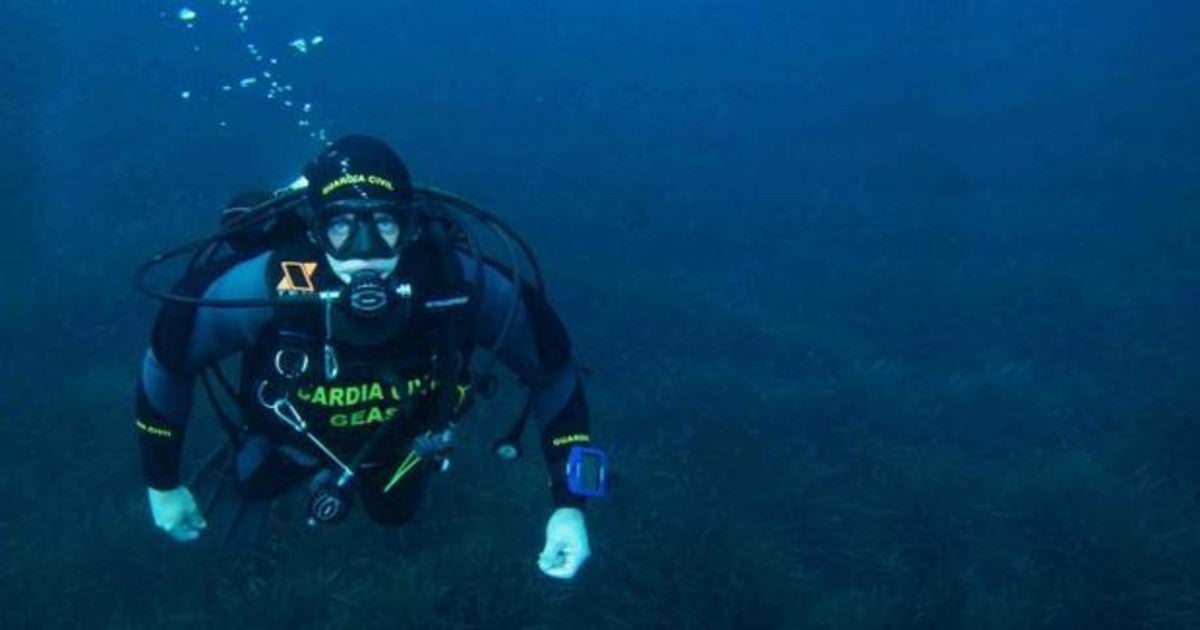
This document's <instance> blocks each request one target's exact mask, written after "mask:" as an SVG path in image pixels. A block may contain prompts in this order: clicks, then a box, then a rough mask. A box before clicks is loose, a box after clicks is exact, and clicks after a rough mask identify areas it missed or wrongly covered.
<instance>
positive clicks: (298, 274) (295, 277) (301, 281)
mask: <svg viewBox="0 0 1200 630" xmlns="http://www.w3.org/2000/svg"><path fill="white" fill-rule="evenodd" d="M279 266H280V267H282V275H283V277H282V278H281V279H280V280H279V284H277V285H275V290H276V291H278V292H279V293H281V294H282V293H312V292H313V291H316V290H317V286H316V285H315V284H313V276H314V275H315V274H316V273H317V263H315V262H298V261H290V260H289V261H285V262H281V263H280V264H279Z"/></svg>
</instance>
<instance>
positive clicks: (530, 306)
mask: <svg viewBox="0 0 1200 630" xmlns="http://www.w3.org/2000/svg"><path fill="white" fill-rule="evenodd" d="M463 264H464V266H465V268H466V269H468V270H470V269H471V268H472V267H473V265H474V262H473V261H472V260H470V259H464V262H463ZM480 299H481V304H480V305H479V308H478V311H477V313H478V315H477V318H478V319H477V321H476V326H475V330H476V339H475V341H476V343H477V344H479V345H480V346H481V347H485V348H491V347H492V346H493V345H495V343H496V339H497V338H498V337H499V336H500V334H501V330H502V329H503V328H504V322H505V319H506V318H507V315H508V312H509V307H510V305H511V304H512V303H513V300H514V299H516V300H519V302H518V304H517V309H516V313H515V314H514V317H513V320H512V323H511V324H510V326H509V330H508V334H507V336H506V338H505V340H504V341H503V343H502V345H501V346H500V347H499V348H497V352H496V353H497V356H498V358H499V359H500V361H501V362H502V363H504V364H505V365H506V366H508V367H509V369H511V370H512V371H513V372H514V373H515V374H516V375H517V377H518V378H520V379H521V380H522V381H523V382H524V383H525V384H527V385H528V386H529V387H530V388H531V390H532V392H533V413H534V415H535V417H536V418H537V420H538V425H539V427H540V428H541V441H542V454H543V455H544V457H545V460H546V465H547V467H548V468H549V473H550V491H551V496H552V500H553V502H554V505H555V507H578V508H581V509H582V508H583V507H584V505H585V504H586V500H585V499H584V498H583V497H579V496H576V495H574V494H572V493H571V492H570V491H569V490H568V489H567V482H566V461H567V455H568V454H569V453H570V450H571V447H572V446H574V445H576V444H587V443H589V442H590V440H591V438H590V436H589V434H588V426H589V420H588V406H587V400H586V398H585V396H584V388H583V380H582V379H581V378H580V374H579V368H578V367H577V365H576V363H575V360H574V357H573V355H572V352H571V340H570V337H569V335H568V334H567V328H566V326H564V325H563V323H562V320H560V319H559V317H558V315H557V313H555V311H554V309H553V307H552V306H551V305H550V304H549V302H548V301H547V300H546V297H545V295H544V294H542V293H541V292H539V291H537V290H535V289H534V288H533V287H530V286H522V287H521V289H520V290H519V291H518V290H517V288H516V287H515V286H514V285H513V283H512V281H511V280H510V279H509V278H507V277H506V276H505V275H503V274H502V273H501V272H500V271H499V270H498V269H496V268H494V267H492V266H490V265H489V266H488V267H487V268H486V271H485V276H484V290H483V291H482V296H481V298H480Z"/></svg>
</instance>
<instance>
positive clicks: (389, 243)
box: [316, 199, 405, 282]
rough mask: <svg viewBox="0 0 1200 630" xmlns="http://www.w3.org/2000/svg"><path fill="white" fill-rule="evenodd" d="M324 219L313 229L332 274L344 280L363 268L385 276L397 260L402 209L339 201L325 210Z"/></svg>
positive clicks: (378, 203)
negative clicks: (317, 232) (318, 238)
mask: <svg viewBox="0 0 1200 630" xmlns="http://www.w3.org/2000/svg"><path fill="white" fill-rule="evenodd" d="M322 214H323V215H324V217H325V218H324V219H322V221H321V223H320V224H318V225H317V226H316V229H318V230H320V231H321V236H322V237H323V238H322V240H323V241H324V242H325V247H326V254H327V255H328V258H329V262H330V264H331V265H332V266H333V270H334V272H335V273H336V274H337V275H338V277H340V278H342V280H344V281H347V282H348V281H349V274H351V273H353V272H355V271H360V270H363V269H370V270H373V271H377V272H378V273H380V274H381V275H385V276H386V275H387V274H389V273H391V271H392V270H393V269H395V267H396V264H397V263H398V262H399V259H400V241H401V240H402V239H403V238H404V232H405V231H404V227H403V225H402V223H401V221H402V220H403V219H404V217H405V212H404V209H403V208H402V207H401V206H399V205H397V204H394V203H389V202H386V201H373V200H360V199H352V200H342V201H336V202H334V203H331V204H329V206H327V207H326V208H324V212H322Z"/></svg>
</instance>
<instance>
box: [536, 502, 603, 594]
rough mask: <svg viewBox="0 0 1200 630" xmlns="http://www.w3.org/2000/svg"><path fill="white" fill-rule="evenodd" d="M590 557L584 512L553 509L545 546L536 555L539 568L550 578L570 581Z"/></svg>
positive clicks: (590, 551)
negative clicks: (538, 554)
mask: <svg viewBox="0 0 1200 630" xmlns="http://www.w3.org/2000/svg"><path fill="white" fill-rule="evenodd" d="M590 555H592V549H591V547H589V546H588V535H587V527H585V526H584V524H583V512H582V511H580V510H578V509H576V508H558V509H557V510H554V514H551V515H550V520H549V521H548V522H547V523H546V547H545V548H544V549H542V555H540V556H538V568H539V569H541V570H542V573H545V574H546V575H549V576H550V577H553V578H559V579H563V580H569V579H571V578H573V577H575V573H576V572H578V571H579V567H581V566H583V563H584V562H586V561H587V559H588V556H590Z"/></svg>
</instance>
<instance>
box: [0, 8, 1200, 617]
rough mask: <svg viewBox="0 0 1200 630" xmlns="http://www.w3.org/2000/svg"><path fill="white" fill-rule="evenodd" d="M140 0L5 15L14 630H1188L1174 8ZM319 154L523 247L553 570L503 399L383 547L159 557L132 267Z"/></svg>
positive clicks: (1196, 533) (1186, 144)
mask: <svg viewBox="0 0 1200 630" xmlns="http://www.w3.org/2000/svg"><path fill="white" fill-rule="evenodd" d="M154 4H155V6H154V7H153V8H152V9H148V8H146V7H145V6H140V5H139V4H138V3H128V4H127V5H125V6H120V7H111V6H106V7H77V6H75V5H71V6H67V5H66V4H64V3H61V2H49V3H36V4H30V5H29V6H20V7H9V8H8V9H7V11H9V12H11V15H10V16H8V19H5V20H0V37H2V38H3V41H4V42H5V43H4V45H5V46H6V47H8V48H9V49H10V50H11V51H13V54H11V55H10V54H5V55H0V76H3V77H4V78H5V79H6V83H5V85H6V88H5V89H4V90H2V91H0V132H2V133H0V137H3V138H5V139H6V142H7V146H6V151H5V152H3V153H2V154H0V165H2V166H3V168H2V169H0V173H3V174H2V175H0V193H3V194H0V199H2V200H3V202H0V213H2V214H0V216H2V217H3V218H4V221H5V226H4V231H3V233H4V235H5V237H6V238H5V244H4V247H0V264H2V265H3V268H4V269H5V270H6V272H7V274H6V276H7V280H8V281H7V282H6V284H5V287H6V290H5V291H4V293H3V295H0V330H3V331H4V332H3V337H0V339H3V341H4V344H3V352H2V354H0V383H3V385H2V386H0V403H2V404H3V409H4V414H3V417H2V419H0V461H3V462H5V463H6V464H7V471H6V473H5V474H3V475H0V558H2V560H0V627H2V628H80V627H86V628H122V629H123V628H130V629H141V628H165V627H174V628H222V629H224V628H266V629H275V628H279V629H285V628H286V629H296V628H320V629H337V628H420V629H428V630H442V629H445V630H450V629H456V630H459V629H461V630H465V629H501V630H505V629H529V630H533V629H544V630H558V629H571V630H582V629H589V630H590V629H597V630H607V629H616V630H621V629H664V630H666V629H670V630H688V629H710V628H712V629H725V628H729V629H739V630H741V629H748V630H749V629H785V630H791V629H808V628H814V629H839V630H841V629H847V628H849V629H858V628H863V629H877V628H878V629H885V628H886V629H893V628H913V629H936V630H941V629H959V628H961V629H970V630H976V629H986V630H990V629H997V630H999V629H1012V628H1020V629H1026V628H1039V629H1040V628H1046V629H1072V630H1074V629H1089V630H1090V629H1108V628H1114V629H1135V628H1136V629H1186V628H1198V627H1200V578H1198V577H1197V576H1200V571H1198V570H1197V568H1196V567H1200V457H1197V454H1196V453H1197V448H1198V447H1200V362H1198V360H1197V357H1198V356H1200V335H1197V333H1196V324H1197V322H1198V321H1200V292H1198V291H1197V289H1198V288H1200V244H1198V243H1200V241H1198V240H1197V235H1198V234H1200V212H1197V209H1198V208H1200V149H1198V147H1200V124H1198V120H1200V119H1197V117H1196V114H1195V112H1197V111H1200V90H1198V89H1197V86H1198V85H1200V48H1198V47H1197V45H1196V42H1195V37H1194V33H1195V32H1196V31H1195V29H1196V26H1197V25H1200V13H1198V12H1197V10H1196V7H1193V6H1190V5H1189V4H1188V3H1184V2H1164V3H1155V5H1154V6H1153V7H1147V6H1143V5H1141V4H1139V3H1120V2H1115V1H1105V2H1093V3H1087V4H1086V5H1084V4H1079V3H1070V2H1059V3H1024V2H1003V3H1001V2H969V3H916V4H914V3H887V2H865V1H864V2H849V3H794V2H789V3H783V2H763V3H732V2H721V1H718V0H711V1H704V2H686V3H684V2H670V1H666V0H655V1H646V2H640V3H636V4H635V3H623V2H610V3H576V2H537V1H534V0H520V2H514V3H506V4H504V5H503V6H501V5H499V4H489V3H464V2H446V3H438V4H437V6H418V5H409V4H404V3H384V2H380V1H378V0H374V1H369V2H346V3H341V4H340V5H338V6H337V7H335V6H334V5H332V4H329V3H321V2H316V1H315V0H303V1H301V0H297V1H296V2H292V3H274V2H266V1H265V0H263V1H256V2H253V3H252V4H251V3H236V2H235V3H233V5H234V6H233V7H231V6H230V3H221V2H216V1H214V2H204V3H194V4H193V5H192V6H190V7H188V8H189V10H191V11H193V12H194V14H195V15H193V16H191V17H189V18H188V20H186V21H183V18H182V17H179V15H181V14H180V9H181V8H183V7H180V6H166V5H163V6H159V4H160V3H154ZM134 5H137V6H134ZM284 5H286V6H284ZM918 5H919V6H918ZM237 6H245V7H247V11H248V13H243V14H249V15H252V16H253V20H251V21H250V22H249V23H248V24H249V26H248V27H247V28H246V29H243V30H238V28H237V25H238V24H239V22H238V20H239V19H240V18H238V17H237V16H238V15H240V14H238V13H237V12H236V7H237ZM231 11H232V12H231ZM301 35H303V36H304V39H301V40H300V41H302V42H307V43H306V44H305V50H304V51H300V50H299V47H298V46H296V45H295V41H296V38H298V37H300V36H301ZM317 36H321V38H322V39H321V40H320V41H321V43H319V44H312V43H311V42H312V41H313V40H314V38H316V37H317ZM248 42H252V43H254V44H255V45H256V48H255V49H254V50H255V51H264V53H265V56H268V57H269V56H270V55H272V54H277V55H278V59H279V63H278V64H277V65H278V70H277V74H276V75H274V76H275V78H279V77H284V76H287V77H290V78H289V79H288V80H289V81H291V82H292V85H294V89H293V90H292V91H291V92H288V94H289V96H288V98H295V99H297V100H296V101H295V103H294V104H293V106H292V107H291V108H290V109H288V108H287V107H285V106H283V105H282V104H281V103H280V102H279V101H278V100H277V99H279V98H282V97H278V96H274V97H272V98H268V97H267V95H268V93H265V92H264V90H266V89H268V88H269V87H270V80H269V79H268V78H264V77H262V75H261V68H260V67H259V66H258V65H256V64H258V63H260V61H259V60H256V59H255V58H254V55H253V54H252V55H251V56H250V57H247V56H246V54H245V50H246V44H247V43H248ZM289 42H291V43H289ZM231 51H232V52H231ZM261 63H269V59H268V61H264V62H261ZM250 75H253V76H254V77H258V79H257V81H258V83H253V84H247V85H246V86H245V87H241V84H240V83H239V82H238V80H239V79H241V78H245V77H248V76H250ZM280 80H282V79H280ZM225 85H229V86H230V89H229V90H223V89H222V88H223V86H225ZM255 90H258V91H257V92H256V91H255ZM181 92H187V93H188V96H187V97H186V98H183V97H182V96H181ZM281 93H282V92H281ZM301 99H307V100H309V101H311V103H312V105H313V106H312V108H311V109H312V111H311V112H304V113H305V114H310V113H311V124H309V125H305V126H301V125H299V124H298V123H297V121H296V120H294V119H293V118H294V117H295V116H296V115H297V114H296V112H297V111H298V110H299V109H300V107H301V104H302V103H304V102H305V101H304V100H301ZM318 128H320V129H325V130H328V132H329V133H330V134H331V135H337V134H340V133H349V132H366V133H373V134H377V135H379V136H381V137H384V138H386V139H388V141H389V142H391V143H392V144H394V146H395V147H396V149H397V150H398V151H399V152H400V153H401V154H402V156H403V157H404V159H405V160H406V162H407V163H408V165H409V167H410V169H411V170H412V172H413V174H414V177H415V179H416V180H417V181H418V182H422V183H425V184H429V185H435V186H438V187H439V188H444V189H447V190H451V191H454V192H455V193H457V194H460V195H463V196H464V197H466V198H469V199H471V200H473V201H475V202H478V203H479V204H481V205H482V206H484V207H486V208H487V209H488V210H490V211H492V212H494V213H495V214H497V215H498V216H501V217H503V218H504V219H505V220H507V221H509V222H510V223H511V224H512V226H513V227H514V228H515V229H516V230H517V231H519V232H520V233H521V234H522V235H523V236H524V237H525V238H526V239H527V240H528V241H529V242H530V243H531V245H532V246H533V247H534V249H535V250H536V251H537V253H538V257H539V260H540V263H541V266H542V268H543V269H544V271H545V275H546V279H547V284H548V287H549V289H548V294H549V298H550V301H551V302H552V303H553V304H554V306H555V308H556V309H557V311H558V313H559V314H560V316H561V317H562V319H563V321H564V322H565V323H566V325H567V327H568V328H569V330H570V332H571V337H572V340H573V343H574V350H575V355H576V358H577V360H578V361H579V363H580V364H581V365H582V366H584V367H585V368H586V377H585V378H586V387H587V398H588V404H589V408H590V415H591V435H592V438H593V441H594V442H595V443H596V444H598V445H602V446H603V447H604V448H606V449H607V451H608V453H609V455H610V457H611V460H612V466H613V471H614V478H613V484H612V488H611V491H610V493H609V496H607V497H604V498H602V499H596V500H592V501H591V502H590V503H589V506H588V508H587V515H586V523H587V529H588V534H589V539H590V544H591V551H592V555H591V558H590V559H589V560H588V562H587V563H586V564H585V565H584V567H583V568H582V570H581V571H580V573H579V575H578V576H577V577H576V578H575V579H573V580H570V581H560V580H555V579H551V578H549V577H547V576H545V575H543V574H542V573H541V572H540V571H539V570H538V567H537V555H538V552H539V551H540V550H541V548H542V545H543V543H544V540H545V538H544V537H545V527H546V519H547V517H548V516H549V514H550V512H551V510H552V506H551V503H550V497H549V493H548V492H547V489H546V470H545V466H544V464H543V463H542V461H541V457H540V453H539V452H538V451H539V449H538V447H537V430H536V427H531V430H530V431H529V432H528V433H527V434H526V436H525V440H524V446H525V448H526V451H527V456H526V457H525V458H524V459H522V460H520V461H518V462H503V461H500V460H499V459H497V458H496V457H495V456H494V455H493V454H492V453H491V451H490V447H491V444H492V441H493V440H494V439H495V438H497V437H499V436H500V435H502V434H503V432H504V430H505V429H506V427H507V425H508V423H509V422H510V421H511V418H512V417H513V415H514V414H515V413H516V412H517V411H518V410H519V408H520V406H521V403H522V397H521V394H522V392H521V390H520V387H519V386H518V384H517V383H515V382H512V379H510V378H509V377H508V376H502V378H501V388H500V393H499V395H498V396H497V397H496V398H494V399H492V400H485V401H482V402H481V403H480V404H478V405H477V406H476V407H475V409H474V410H473V411H472V412H471V414H470V416H469V417H467V418H465V419H464V420H463V423H462V430H461V432H460V440H461V444H460V445H459V447H458V449H457V451H456V453H455V457H454V459H453V466H452V467H451V469H450V470H449V471H448V472H446V473H445V474H442V475H439V476H438V477H436V478H435V479H434V481H433V484H432V486H431V488H430V491H429V493H428V496H427V497H426V499H425V501H424V504H423V505H422V507H421V510H420V513H419V514H418V516H417V517H416V519H415V520H414V521H413V522H412V523H410V524H408V525H406V526H405V527H403V528H399V529H386V528H382V527H379V526H377V525H375V524H373V523H372V522H370V520H369V519H367V518H366V517H365V516H364V515H363V514H362V513H361V512H356V513H354V514H352V515H351V517H350V519H349V520H348V521H347V522H345V523H342V524H340V525H337V526H333V527H322V528H312V527H309V526H308V525H306V524H305V515H304V506H303V505H302V503H303V501H304V499H305V497H304V496H303V493H302V492H301V493H296V494H291V495H288V496H286V497H284V498H283V499H281V500H279V501H278V502H277V503H276V504H275V505H274V506H273V507H272V509H271V511H270V513H269V515H268V518H267V522H266V526H265V531H264V535H263V538H262V541H261V544H259V545H258V546H256V547H255V548H254V549H252V550H249V551H243V552H236V553H235V552H231V551H227V550H223V549H221V548H220V546H219V545H218V544H217V540H216V537H215V536H213V535H211V534H213V533H214V531H215V530H216V528H217V527H218V526H219V524H217V523H213V524H211V526H210V527H211V530H212V531H209V532H206V533H205V535H204V536H202V537H201V538H200V539H199V540H198V541H196V542H194V543H188V544H180V543H176V542H173V541H171V540H169V539H168V538H167V537H166V536H164V535H163V534H162V533H161V532H160V531H158V530H157V529H156V528H155V527H154V524H153V521H152V519H151V515H150V508H149V506H148V504H147V496H146V489H145V486H144V483H143V481H142V476H141V471H140V468H139V452H138V442H137V437H136V433H135V429H134V423H133V421H134V417H133V396H134V383H135V382H136V379H137V378H139V374H140V369H141V360H142V357H143V356H144V353H145V350H146V347H147V343H148V341H149V338H150V329H151V325H152V322H153V320H154V317H155V313H156V308H157V304H155V303H154V302H152V301H150V300H148V299H146V298H144V297H142V296H141V295H139V294H138V293H137V292H136V291H135V290H134V289H133V288H132V287H131V286H130V282H129V279H130V276H131V275H132V273H133V270H134V269H135V268H136V266H137V265H138V264H139V263H141V262H142V261H144V260H146V259H148V258H149V257H150V256H151V255H153V254H154V253H155V252H158V251H162V250H164V249H167V248H168V247H169V246H172V245H176V244H178V243H181V242H185V241H188V240H190V239H193V238H199V237H201V236H203V235H206V234H209V233H211V232H212V231H213V230H214V229H215V227H216V217H217V212H218V209H219V208H220V207H221V205H222V204H223V203H224V202H225V200H226V199H227V198H228V197H229V196H230V195H232V194H233V193H236V192H240V191H242V190H246V189H249V188H253V187H260V188H261V187H267V188H269V187H273V186H276V185H281V184H283V183H286V182H287V181H290V180H291V179H292V178H293V177H294V176H295V175H296V173H297V172H298V171H299V169H300V168H301V167H302V166H303V164H304V162H305V161H306V160H307V159H309V158H310V157H311V156H312V155H313V154H314V153H315V152H316V150H317V149H318V148H319V147H320V146H321V140H320V139H319V138H314V137H313V136H312V135H310V134H312V133H315V130H316V129H318ZM167 276H169V273H168V274H167ZM161 280H162V282H163V283H164V284H169V282H170V281H171V278H169V277H164V278H161ZM235 366H236V362H233V363H232V364H231V365H230V367H231V369H232V368H235ZM503 374H504V373H503V372H502V375H503ZM192 415H193V417H192V418H191V422H190V424H189V427H188V440H187V445H186V449H185V453H184V461H185V475H186V472H189V471H192V470H195V468H196V467H197V466H198V465H199V463H200V462H201V460H202V459H203V458H204V457H205V455H206V454H207V453H208V452H209V451H210V450H211V449H212V448H213V447H215V446H217V445H218V444H219V443H220V440H221V432H220V431H219V429H218V427H217V423H216V420H215V417H214V415H213V411H212V410H211V409H210V408H209V407H208V406H207V404H206V403H204V402H203V400H202V397H201V396H200V395H199V393H197V396H196V404H195V406H194V411H193V414H192Z"/></svg>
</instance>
